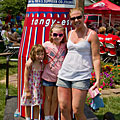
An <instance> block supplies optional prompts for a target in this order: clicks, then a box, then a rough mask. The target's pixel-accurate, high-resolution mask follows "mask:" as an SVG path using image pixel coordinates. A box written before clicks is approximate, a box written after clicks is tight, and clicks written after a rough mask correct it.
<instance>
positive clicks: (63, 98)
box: [58, 87, 72, 120]
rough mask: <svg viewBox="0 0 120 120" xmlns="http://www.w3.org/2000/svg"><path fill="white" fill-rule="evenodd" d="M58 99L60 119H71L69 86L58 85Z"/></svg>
mask: <svg viewBox="0 0 120 120" xmlns="http://www.w3.org/2000/svg"><path fill="white" fill-rule="evenodd" d="M58 101H59V106H60V111H61V120H72V119H71V88H64V87H58Z"/></svg>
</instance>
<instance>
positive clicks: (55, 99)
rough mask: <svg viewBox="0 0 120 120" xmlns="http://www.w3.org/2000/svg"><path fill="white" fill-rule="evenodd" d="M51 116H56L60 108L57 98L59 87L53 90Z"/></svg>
mask: <svg viewBox="0 0 120 120" xmlns="http://www.w3.org/2000/svg"><path fill="white" fill-rule="evenodd" d="M51 102H52V103H51V113H50V115H51V116H54V114H55V112H56V109H57V106H58V96H57V87H54V88H53V93H52V101H51Z"/></svg>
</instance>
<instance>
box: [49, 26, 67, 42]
mask: <svg viewBox="0 0 120 120" xmlns="http://www.w3.org/2000/svg"><path fill="white" fill-rule="evenodd" d="M53 28H58V29H60V30H62V31H63V32H64V37H63V39H62V41H61V43H65V42H66V34H65V28H64V27H63V26H62V25H61V24H54V25H53V26H52V27H51V29H50V32H49V40H50V42H53V39H52V38H51V35H52V32H53Z"/></svg>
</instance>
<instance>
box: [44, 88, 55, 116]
mask: <svg viewBox="0 0 120 120" xmlns="http://www.w3.org/2000/svg"><path fill="white" fill-rule="evenodd" d="M53 90H54V87H53V86H50V87H48V86H45V102H44V114H45V116H49V115H51V103H52V93H53Z"/></svg>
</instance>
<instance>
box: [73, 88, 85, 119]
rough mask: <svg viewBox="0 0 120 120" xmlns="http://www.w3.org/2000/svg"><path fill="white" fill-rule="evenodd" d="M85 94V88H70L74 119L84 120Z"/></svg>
mask: <svg viewBox="0 0 120 120" xmlns="http://www.w3.org/2000/svg"><path fill="white" fill-rule="evenodd" d="M86 96H87V90H79V89H75V88H72V108H73V113H74V114H75V118H76V120H86V116H85V114H84V106H85V100H86Z"/></svg>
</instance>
